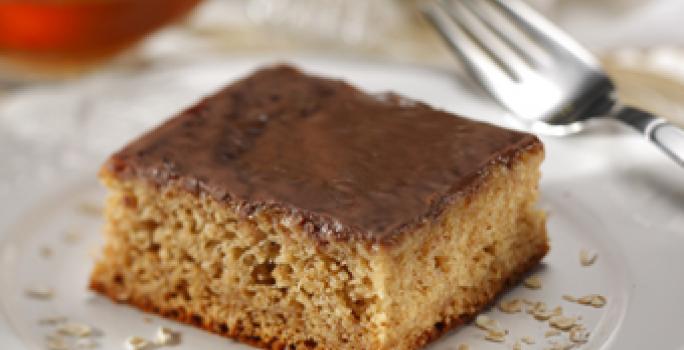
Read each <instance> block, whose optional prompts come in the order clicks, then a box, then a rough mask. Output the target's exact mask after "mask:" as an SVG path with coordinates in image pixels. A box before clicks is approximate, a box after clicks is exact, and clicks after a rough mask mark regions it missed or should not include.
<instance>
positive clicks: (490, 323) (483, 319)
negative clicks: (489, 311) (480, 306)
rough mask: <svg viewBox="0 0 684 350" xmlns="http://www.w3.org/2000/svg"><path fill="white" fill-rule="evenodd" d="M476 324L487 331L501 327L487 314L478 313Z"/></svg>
mask: <svg viewBox="0 0 684 350" xmlns="http://www.w3.org/2000/svg"><path fill="white" fill-rule="evenodd" d="M475 324H476V325H477V326H478V327H480V328H481V329H484V330H486V331H489V330H498V329H499V323H498V322H496V320H494V319H492V318H490V317H489V316H487V315H478V316H477V318H476V319H475Z"/></svg>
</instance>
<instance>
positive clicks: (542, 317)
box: [527, 301, 555, 321]
mask: <svg viewBox="0 0 684 350" xmlns="http://www.w3.org/2000/svg"><path fill="white" fill-rule="evenodd" d="M527 313H528V314H531V315H532V316H534V318H535V319H536V320H538V321H546V320H548V319H549V318H551V316H553V315H554V314H555V310H554V311H549V310H548V309H547V308H546V304H545V303H544V302H542V301H538V302H536V303H535V304H534V305H532V307H530V308H528V309H527Z"/></svg>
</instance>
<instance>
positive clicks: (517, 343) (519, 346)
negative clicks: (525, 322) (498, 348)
mask: <svg viewBox="0 0 684 350" xmlns="http://www.w3.org/2000/svg"><path fill="white" fill-rule="evenodd" d="M513 350H522V343H521V342H520V340H516V341H515V343H514V344H513Z"/></svg>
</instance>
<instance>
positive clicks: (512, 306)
mask: <svg viewBox="0 0 684 350" xmlns="http://www.w3.org/2000/svg"><path fill="white" fill-rule="evenodd" d="M499 310H501V311H503V312H505V313H507V314H514V313H518V312H520V311H521V310H522V302H521V301H520V299H511V300H505V301H502V302H500V303H499Z"/></svg>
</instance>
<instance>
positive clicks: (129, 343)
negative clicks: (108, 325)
mask: <svg viewBox="0 0 684 350" xmlns="http://www.w3.org/2000/svg"><path fill="white" fill-rule="evenodd" d="M124 345H125V346H126V349H127V350H148V349H150V342H148V341H147V340H145V339H144V338H141V337H138V336H133V337H129V338H128V339H126V341H125V342H124Z"/></svg>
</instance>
